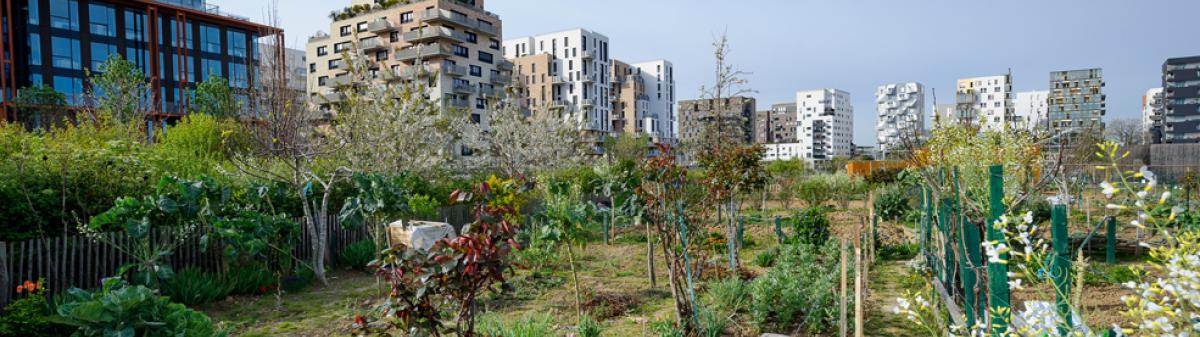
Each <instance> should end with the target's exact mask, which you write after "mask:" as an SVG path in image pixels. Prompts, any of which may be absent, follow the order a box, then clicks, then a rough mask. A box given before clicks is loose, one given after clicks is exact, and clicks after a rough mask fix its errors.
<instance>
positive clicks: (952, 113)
mask: <svg viewBox="0 0 1200 337" xmlns="http://www.w3.org/2000/svg"><path fill="white" fill-rule="evenodd" d="M958 123H959V119H958V104H937V105H934V106H933V128H934V129H937V128H943V127H947V126H952V125H958Z"/></svg>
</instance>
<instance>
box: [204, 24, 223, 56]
mask: <svg viewBox="0 0 1200 337" xmlns="http://www.w3.org/2000/svg"><path fill="white" fill-rule="evenodd" d="M200 50H202V51H205V52H209V53H220V52H221V30H220V29H218V28H217V27H213V26H209V25H200Z"/></svg>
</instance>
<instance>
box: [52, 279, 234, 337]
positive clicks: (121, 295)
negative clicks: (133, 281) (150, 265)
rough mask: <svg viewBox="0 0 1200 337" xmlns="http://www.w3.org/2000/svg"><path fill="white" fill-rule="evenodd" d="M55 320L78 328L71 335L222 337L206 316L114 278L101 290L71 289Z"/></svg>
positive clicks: (145, 289)
mask: <svg viewBox="0 0 1200 337" xmlns="http://www.w3.org/2000/svg"><path fill="white" fill-rule="evenodd" d="M56 311H57V313H58V316H55V317H54V320H55V321H58V322H60V323H64V324H68V325H72V326H75V327H78V328H79V330H78V331H77V332H76V333H75V335H74V336H79V337H92V336H95V337H100V336H104V337H108V336H130V337H132V336H139V337H160V336H161V337H168V336H170V337H210V336H224V335H225V333H224V332H220V331H217V330H216V329H214V327H213V323H212V321H211V320H209V318H208V316H205V315H204V314H203V313H200V312H198V311H195V310H191V309H188V308H187V307H185V306H183V305H182V304H178V303H171V301H170V300H169V299H167V297H165V296H158V295H155V294H154V291H153V290H150V288H146V287H143V286H130V285H127V284H125V283H124V282H122V281H121V280H120V279H117V278H110V279H105V280H104V282H103V285H102V287H101V289H99V290H97V291H95V292H89V291H85V290H81V289H71V290H69V291H68V292H67V293H66V294H64V295H63V302H62V303H61V304H59V305H58V308H57V309H56Z"/></svg>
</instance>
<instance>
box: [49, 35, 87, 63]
mask: <svg viewBox="0 0 1200 337" xmlns="http://www.w3.org/2000/svg"><path fill="white" fill-rule="evenodd" d="M50 43H51V49H50V52H51V53H52V54H53V58H54V67H56V68H62V69H75V70H80V69H83V64H82V62H81V58H82V57H81V56H80V54H79V40H76V39H68V38H65V37H57V36H55V37H53V38H51V39H50Z"/></svg>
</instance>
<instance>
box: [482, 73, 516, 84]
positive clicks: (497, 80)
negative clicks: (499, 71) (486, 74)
mask: <svg viewBox="0 0 1200 337" xmlns="http://www.w3.org/2000/svg"><path fill="white" fill-rule="evenodd" d="M488 80H489V81H490V82H491V83H492V84H508V83H509V82H510V81H512V78H510V77H508V76H504V75H492V77H491V78H489V79H488Z"/></svg>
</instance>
